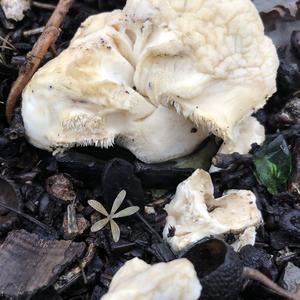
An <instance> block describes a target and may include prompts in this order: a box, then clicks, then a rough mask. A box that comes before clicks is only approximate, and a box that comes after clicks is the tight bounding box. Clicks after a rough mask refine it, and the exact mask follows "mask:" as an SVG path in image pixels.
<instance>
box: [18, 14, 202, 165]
mask: <svg viewBox="0 0 300 300" xmlns="http://www.w3.org/2000/svg"><path fill="white" fill-rule="evenodd" d="M122 20H123V15H122V14H121V12H120V11H115V12H112V13H110V14H100V15H96V16H93V17H90V18H89V19H87V21H86V22H85V23H84V24H83V25H82V26H81V28H80V29H79V31H78V32H77V34H76V35H75V37H74V38H73V40H72V41H71V44H70V46H69V47H68V48H67V49H66V50H65V51H63V52H62V53H61V54H60V55H59V56H58V57H57V58H55V59H53V60H51V61H50V62H48V63H47V64H46V65H45V66H44V67H42V68H41V69H40V70H39V71H38V72H37V73H36V74H35V75H34V77H33V78H32V80H31V81H30V83H29V84H28V85H27V87H26V88H25V90H24V92H23V106H22V115H23V119H24V126H25V129H26V134H27V136H28V138H29V140H30V142H31V143H32V144H33V145H35V146H37V147H39V148H42V149H47V150H51V149H55V148H70V147H72V146H87V145H95V146H100V147H106V148H107V147H109V146H112V145H113V144H114V143H116V144H118V145H121V146H123V147H125V148H127V149H129V150H130V151H132V152H133V153H134V154H135V155H136V156H137V157H138V158H139V159H141V160H143V161H145V162H160V161H166V160H169V159H172V158H176V157H179V156H183V155H186V154H189V153H190V152H192V151H193V150H194V149H195V148H196V147H197V145H199V144H200V143H201V142H202V141H203V140H204V139H205V138H206V136H207V134H206V133H204V132H202V131H201V130H198V131H197V132H194V131H193V130H192V129H193V128H194V127H195V126H194V124H193V123H192V122H191V121H189V120H186V119H185V118H184V117H183V116H180V115H178V114H177V113H176V112H175V110H170V109H168V108H165V107H163V106H161V105H158V106H157V107H155V106H154V105H153V104H151V103H150V102H149V101H147V99H146V98H145V97H144V96H143V95H141V94H139V93H138V92H137V91H135V90H134V88H133V86H134V84H133V75H134V67H133V66H132V62H131V61H130V56H132V53H131V52H132V49H131V48H130V43H131V42H130V40H129V38H128V37H127V36H125V35H124V34H123V33H122V32H119V31H117V30H116V29H115V27H117V26H118V24H119V23H120V22H121V21H122ZM104 24H106V25H105V26H104ZM101 26H102V27H101ZM103 26H104V27H103ZM124 53H127V54H128V56H126V55H123V54H124ZM174 128H177V129H176V130H174ZM178 141H181V142H180V143H178Z"/></svg>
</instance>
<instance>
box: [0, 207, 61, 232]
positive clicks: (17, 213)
mask: <svg viewBox="0 0 300 300" xmlns="http://www.w3.org/2000/svg"><path fill="white" fill-rule="evenodd" d="M0 206H1V207H3V208H5V209H6V210H8V211H10V212H12V213H14V214H16V215H19V216H20V217H22V218H24V219H27V220H28V221H30V222H32V223H34V224H36V225H37V226H39V227H41V228H43V229H44V230H46V231H47V232H48V233H51V234H53V233H55V234H56V232H55V231H54V230H53V229H52V228H51V227H49V226H47V225H46V224H44V223H42V222H40V221H38V220H37V219H35V218H33V217H31V216H29V215H27V214H25V213H23V212H20V211H18V210H16V209H14V208H12V207H9V206H7V205H5V204H3V203H2V202H0Z"/></svg>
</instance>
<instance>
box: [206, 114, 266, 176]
mask: <svg viewBox="0 0 300 300" xmlns="http://www.w3.org/2000/svg"><path fill="white" fill-rule="evenodd" d="M264 140H265V128H264V126H263V125H261V124H260V123H259V122H258V121H257V119H256V118H255V117H252V116H250V117H247V118H244V119H243V120H242V121H241V122H239V123H238V124H237V126H236V127H235V128H234V130H233V138H232V139H231V140H228V141H225V142H224V143H223V144H222V146H221V147H220V149H219V151H218V154H231V153H234V152H237V153H239V154H247V153H248V152H249V151H250V149H251V145H252V144H254V143H256V144H258V145H260V144H262V143H263V142H264ZM219 170H220V168H217V167H215V166H214V165H212V166H211V167H210V170H209V171H210V173H213V172H217V171H219Z"/></svg>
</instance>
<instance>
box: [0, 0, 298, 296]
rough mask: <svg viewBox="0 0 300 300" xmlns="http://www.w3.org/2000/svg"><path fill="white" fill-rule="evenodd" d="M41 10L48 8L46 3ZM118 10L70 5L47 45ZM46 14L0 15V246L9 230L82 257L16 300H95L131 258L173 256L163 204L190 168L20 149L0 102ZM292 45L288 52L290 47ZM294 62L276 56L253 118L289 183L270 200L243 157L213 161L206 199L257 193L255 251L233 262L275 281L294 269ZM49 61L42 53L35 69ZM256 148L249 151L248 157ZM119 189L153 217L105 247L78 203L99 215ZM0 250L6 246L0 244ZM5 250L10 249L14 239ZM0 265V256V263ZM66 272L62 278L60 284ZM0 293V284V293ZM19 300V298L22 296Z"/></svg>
mask: <svg viewBox="0 0 300 300" xmlns="http://www.w3.org/2000/svg"><path fill="white" fill-rule="evenodd" d="M45 2H47V3H53V4H55V3H56V1H50V0H48V1H45ZM122 5H124V1H120V0H108V1H104V0H98V1H97V0H83V1H76V3H75V5H74V6H73V8H72V9H71V11H70V13H69V15H68V16H67V17H66V19H65V21H64V23H63V26H62V34H61V36H60V38H59V40H58V41H57V43H56V46H57V50H58V52H60V51H62V50H63V49H64V48H66V47H67V46H68V42H69V40H70V39H71V38H72V36H73V35H74V33H75V31H76V30H77V28H78V27H79V25H80V23H81V22H82V21H83V20H84V19H85V18H86V17H88V16H89V15H92V14H96V13H99V12H103V11H109V10H112V9H115V8H121V7H122ZM50 14H51V11H50V10H45V9H41V8H33V9H32V10H31V11H30V12H28V13H27V15H26V17H25V18H24V20H23V21H21V22H19V23H12V22H11V21H7V20H5V18H4V17H3V14H2V13H1V11H0V35H1V36H2V37H4V38H5V39H8V38H9V40H10V42H11V43H12V44H13V45H14V47H15V48H16V50H10V49H4V47H2V48H1V45H2V46H3V45H4V44H5V42H3V41H0V175H1V178H2V179H1V180H4V181H5V182H4V183H3V184H1V180H0V188H1V190H0V194H1V193H3V191H4V190H5V189H11V187H8V185H9V184H11V186H12V188H13V190H14V191H13V190H9V192H7V193H8V194H7V195H8V196H6V199H7V198H9V199H11V200H10V201H8V202H7V203H5V202H4V200H3V199H2V198H1V195H0V200H1V203H2V202H4V203H2V204H4V205H6V206H9V207H12V208H14V209H15V210H16V211H17V212H18V211H21V212H22V213H21V214H17V213H15V212H12V211H10V212H8V210H7V209H4V208H2V210H3V211H2V210H1V208H0V238H1V240H0V245H1V244H2V243H3V242H4V240H5V239H6V237H7V236H8V234H9V237H10V239H12V238H13V237H15V238H16V239H19V238H20V237H19V236H20V234H16V233H15V232H14V230H18V229H23V230H25V231H27V232H28V233H33V234H36V235H33V236H34V237H33V239H34V241H35V240H36V239H38V237H39V238H40V239H42V240H43V242H42V243H45V241H48V240H51V241H53V242H55V243H57V242H58V241H57V240H60V241H62V240H72V241H73V243H72V249H77V248H78V245H82V243H83V244H84V246H85V248H86V250H87V249H89V251H90V252H91V253H90V256H89V255H87V254H85V256H84V255H81V256H80V255H77V254H78V253H76V255H75V254H73V256H74V257H77V256H78V257H77V258H76V259H75V260H74V259H69V260H68V263H66V262H65V261H64V262H61V261H55V262H54V265H55V266H57V267H59V268H58V270H59V272H54V273H55V276H54V275H53V276H52V277H51V276H49V281H48V284H46V285H43V286H42V289H41V290H39V292H38V293H37V294H36V292H37V290H36V289H35V290H33V291H24V293H23V296H29V298H31V299H47V300H51V299H78V300H79V299H82V300H83V299H92V300H99V299H100V298H101V295H103V294H104V293H105V292H106V291H107V288H108V286H109V283H110V280H111V278H112V276H113V275H114V273H115V272H116V271H117V270H118V269H119V268H120V266H122V264H123V263H124V262H125V261H127V260H129V259H131V258H133V257H139V258H142V259H143V260H145V261H146V262H148V263H156V262H161V261H169V260H171V259H174V258H175V256H174V254H173V253H172V252H171V250H170V249H169V248H168V246H167V245H166V244H165V243H163V241H162V239H161V238H160V236H161V232H162V229H163V227H164V221H165V217H166V213H165V211H164V210H163V206H164V205H165V204H166V203H167V202H169V201H170V199H171V196H172V194H173V193H174V191H175V189H176V186H177V184H178V183H179V182H181V181H182V180H184V179H185V178H187V177H188V176H189V175H190V174H191V173H192V172H193V170H192V169H176V168H174V167H172V166H170V165H169V164H161V165H155V166H152V165H145V164H143V163H141V162H138V161H137V160H136V159H135V158H134V157H133V156H132V155H131V154H130V153H128V152H127V151H125V150H123V149H119V148H114V149H109V150H100V149H94V148H86V149H75V150H72V151H70V152H68V153H66V154H65V155H64V156H62V157H59V158H58V157H54V156H52V154H50V153H47V152H44V151H41V150H38V149H36V148H34V147H32V146H31V145H29V144H28V143H27V142H26V140H25V138H24V131H23V128H22V120H21V118H20V115H19V111H18V109H17V111H16V116H15V118H14V121H13V122H12V124H11V126H10V127H8V124H7V123H6V120H5V115H4V107H5V101H6V98H7V95H8V92H9V90H10V87H11V84H12V82H13V81H14V80H15V79H16V77H17V75H18V69H19V68H20V66H21V65H22V64H23V63H24V61H25V60H26V54H27V52H28V51H30V50H31V49H32V46H33V44H34V42H35V41H36V39H37V37H38V36H37V35H31V36H29V37H24V36H23V32H24V31H26V30H29V29H34V28H38V27H41V26H44V24H45V23H46V22H47V20H48V18H49V16H50ZM294 38H295V34H294ZM293 44H294V46H295V47H298V46H297V43H296V42H295V41H294V43H293ZM281 51H283V50H282V49H281ZM295 53H296V54H297V53H298V52H297V51H296V52H295ZM295 57H296V61H297V62H296V63H293V64H292V63H290V62H289V61H288V60H287V59H286V58H285V55H284V51H283V54H282V53H281V67H280V71H279V75H278V87H279V90H278V92H277V93H276V94H275V95H274V96H273V97H272V98H271V99H270V100H269V101H268V104H267V105H266V107H265V108H264V109H261V110H260V111H258V112H257V114H256V115H257V117H258V119H259V120H260V121H261V122H262V123H263V124H264V125H265V127H266V130H267V133H268V135H269V136H268V137H269V138H275V137H276V136H278V135H279V134H283V135H284V137H285V139H286V141H287V143H288V146H289V149H290V151H291V152H292V154H293V174H292V176H291V178H290V181H289V185H288V186H287V187H286V189H285V190H284V191H283V192H282V193H280V194H278V195H275V196H274V195H271V194H270V193H268V191H267V190H266V189H265V188H264V187H263V186H261V185H260V184H259V183H258V181H257V179H256V176H255V174H254V172H253V163H252V160H251V156H243V157H240V156H237V155H236V156H230V157H226V158H220V160H221V161H219V163H220V165H222V167H228V168H227V169H226V170H224V171H221V172H219V173H216V174H214V175H213V181H214V185H215V193H216V196H220V195H221V194H222V192H223V191H225V190H227V189H249V190H252V191H253V192H255V194H256V195H257V201H258V206H259V208H260V209H261V211H262V213H263V217H264V221H265V224H264V226H262V227H261V228H260V229H259V231H258V236H257V240H256V245H255V247H251V246H249V247H247V249H243V251H242V252H241V253H242V254H241V256H242V259H243V261H244V264H245V265H246V266H251V267H253V268H257V269H259V270H260V271H262V272H263V273H264V274H266V275H267V276H269V277H270V278H272V279H273V280H274V281H276V282H279V283H280V282H281V278H282V275H283V273H284V270H285V267H286V265H287V263H288V262H292V263H294V264H295V265H296V266H299V267H300V225H299V224H300V223H299V222H300V210H299V208H300V196H299V187H300V151H299V149H300V118H299V114H298V112H299V107H300V98H298V95H297V91H298V90H299V88H300V80H299V78H300V71H299V70H300V69H299V68H300V61H299V60H298V58H297V55H296V56H295ZM1 58H2V60H3V62H1ZM49 59H51V54H50V53H48V54H47V55H46V57H45V58H44V60H43V63H45V62H46V61H47V60H49ZM298 63H299V65H298ZM299 97H300V96H299ZM257 147H258V146H255V145H254V146H253V151H252V152H255V151H256V150H257ZM6 180H9V181H6ZM121 189H125V190H126V191H127V195H128V199H129V201H130V202H131V203H133V204H134V205H139V206H140V207H141V208H143V207H144V206H145V205H147V206H151V207H153V208H154V209H155V214H146V213H144V210H143V209H141V210H140V213H139V214H136V215H134V216H132V217H129V218H124V219H120V221H119V223H118V224H119V225H120V228H121V239H120V241H119V242H118V243H115V242H114V241H113V240H112V236H111V233H110V230H109V228H105V229H104V230H101V231H99V232H97V233H91V232H90V227H89V224H90V223H94V221H95V220H97V219H99V215H98V213H96V212H95V211H94V210H93V209H92V208H91V207H89V205H88V204H87V200H89V199H98V200H99V201H101V202H102V203H103V204H104V205H105V207H106V208H107V209H108V211H109V209H110V207H111V205H112V202H113V200H114V198H115V197H116V195H117V194H118V192H119V191H120V190H121ZM154 189H162V190H163V192H162V193H161V195H159V196H158V195H157V193H154ZM12 203H13V204H12ZM68 214H69V215H68ZM72 214H73V215H72ZM74 216H75V219H76V220H77V225H78V226H77V227H78V228H75V229H74V232H73V233H71V234H70V232H68V228H67V227H68V221H69V222H70V220H71V218H72V217H74ZM30 217H31V218H30ZM68 217H69V219H68ZM75 227H76V226H75ZM22 232H23V231H22ZM12 233H14V234H12ZM30 236H31V235H30ZM27 238H28V237H27ZM233 240H234V236H231V235H229V236H228V237H227V242H228V243H231V242H232V241H233ZM8 242H9V241H7V240H6V241H5V243H6V244H5V245H7V244H8ZM14 243H15V244H18V240H17V241H15V242H14ZM30 243H32V242H30ZM46 244H47V245H48V244H50V245H52V243H46ZM76 245H77V246H76ZM3 247H4V246H3ZM5 247H6V246H5ZM51 247H52V246H51ZM51 247H50V248H51ZM76 247H77V248H76ZM51 249H52V248H51ZM51 249H50V250H51ZM50 250H49V251H50ZM51 251H52V250H51ZM51 251H50V252H51ZM34 253H35V252H34ZM14 255H17V256H18V255H24V256H26V255H27V256H28V257H21V258H19V259H20V260H23V259H24V260H28V264H32V268H34V263H33V261H32V260H30V259H29V258H30V257H31V255H33V254H32V252H31V251H30V249H29V250H28V251H23V252H21V253H20V254H18V253H14ZM43 255H46V254H43ZM47 255H48V254H47ZM49 255H50V256H51V253H50V254H49ZM70 255H71V254H70ZM71 256H72V255H71ZM73 256H72V258H73ZM86 256H88V257H86ZM66 260H67V259H66ZM85 261H86V262H87V263H86V266H85V268H83V269H82V270H80V271H79V272H78V270H77V271H76V267H78V266H79V265H80V264H81V263H83V262H85ZM3 263H4V262H3V261H1V255H0V265H1V266H2V265H3ZM5 267H7V265H5ZM12 271H13V270H10V272H12ZM42 271H43V270H39V272H42ZM45 271H46V269H45ZM39 272H36V273H34V274H35V275H32V273H28V274H29V275H28V276H38V274H39ZM70 272H71V273H70ZM12 273H13V272H12ZM54 273H53V274H54ZM66 274H69V275H70V276H68V277H66V276H65V277H64V275H66ZM17 275H18V274H16V276H17ZM71 275H72V276H71ZM24 276H25V275H24ZM50 277H51V278H50ZM11 278H13V277H11ZM12 280H13V279H12ZM0 281H1V278H0ZM1 286H2V284H1V282H0V289H1ZM0 294H2V295H7V294H6V293H5V291H4V290H0ZM8 295H10V294H8ZM3 297H4V296H3ZM19 297H20V298H19V299H21V298H22V295H21V296H19ZM240 297H241V299H249V300H250V299H258V300H259V299H277V298H276V297H277V296H275V295H274V294H273V293H271V292H270V291H269V290H267V289H265V288H263V287H262V286H261V285H259V284H257V283H253V282H250V283H249V282H248V283H247V284H246V285H243V290H242V291H241V296H240ZM27 299H28V298H27Z"/></svg>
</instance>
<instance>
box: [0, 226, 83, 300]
mask: <svg viewBox="0 0 300 300" xmlns="http://www.w3.org/2000/svg"><path fill="white" fill-rule="evenodd" d="M84 249H85V244H84V243H73V242H71V241H58V240H44V239H41V238H39V237H38V236H37V235H36V234H31V233H28V232H27V231H25V230H17V231H12V232H11V233H10V234H9V235H8V236H7V238H6V240H5V241H4V243H3V244H2V245H1V247H0V265H1V272H0V296H2V297H11V298H14V299H15V298H19V297H24V296H27V297H29V296H32V295H33V294H35V293H36V292H38V291H39V290H41V289H45V288H47V287H48V286H50V285H51V284H53V283H54V282H55V280H56V279H57V277H58V276H59V275H60V274H61V272H62V271H63V270H64V268H65V267H67V266H68V265H70V264H71V263H72V262H73V261H75V260H76V259H77V258H78V257H80V256H81V255H82V254H83V252H84Z"/></svg>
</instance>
